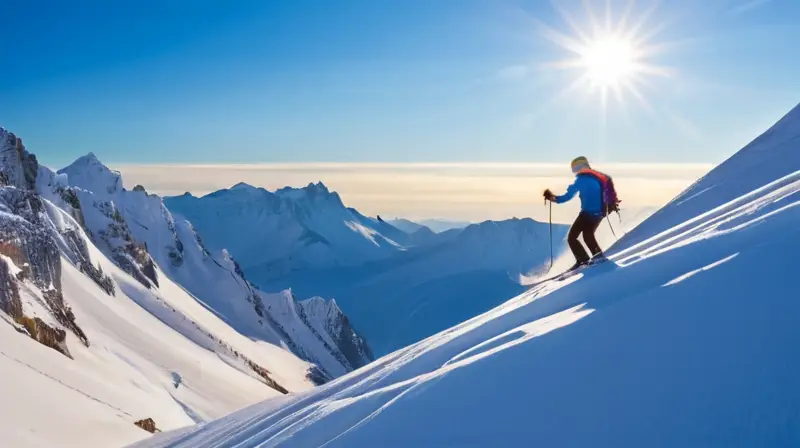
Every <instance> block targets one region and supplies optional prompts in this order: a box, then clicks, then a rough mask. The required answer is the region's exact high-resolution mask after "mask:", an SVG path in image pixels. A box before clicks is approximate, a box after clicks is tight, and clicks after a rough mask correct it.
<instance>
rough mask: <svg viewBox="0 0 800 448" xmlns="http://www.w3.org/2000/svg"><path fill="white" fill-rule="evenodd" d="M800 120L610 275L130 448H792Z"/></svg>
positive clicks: (673, 208) (755, 149) (689, 198)
mask: <svg viewBox="0 0 800 448" xmlns="http://www.w3.org/2000/svg"><path fill="white" fill-rule="evenodd" d="M798 120H800V108H798V109H795V110H794V111H793V112H792V113H790V114H789V115H788V116H787V117H786V118H785V119H784V120H782V121H781V123H779V124H778V125H776V127H775V128H773V129H772V130H770V131H768V132H767V133H766V134H764V135H763V136H762V137H760V138H759V139H757V140H756V141H755V142H754V143H753V144H752V145H750V146H748V147H747V148H745V149H744V150H743V151H741V152H740V153H738V154H737V155H736V156H734V157H733V158H731V159H730V160H729V161H728V162H726V163H724V164H723V165H721V166H720V167H719V168H717V169H715V170H714V171H712V172H711V173H709V175H708V176H706V177H705V178H703V179H701V180H700V181H699V182H698V183H697V184H695V185H694V186H693V187H691V188H690V189H688V190H687V191H686V192H684V193H683V194H682V195H681V196H680V197H679V198H678V199H676V200H675V201H673V202H672V203H670V204H669V205H667V206H666V207H664V209H663V210H661V211H660V212H658V213H656V214H655V215H653V216H652V217H651V218H649V219H648V220H646V221H645V222H644V223H643V224H642V225H640V226H639V227H638V228H637V229H636V230H634V231H633V232H631V233H630V234H628V235H626V236H625V237H624V238H623V239H622V240H621V241H620V242H619V243H618V244H616V245H615V246H614V247H613V249H612V250H610V251H609V254H610V256H611V259H612V260H613V263H606V264H603V265H599V266H596V267H593V268H591V269H589V270H586V271H584V272H583V273H581V274H578V275H575V276H573V277H571V278H569V279H566V280H564V281H560V282H545V283H543V284H540V285H538V286H535V287H533V288H532V289H531V290H530V291H528V292H526V293H524V294H522V295H520V296H519V297H516V298H514V299H512V300H510V301H508V302H506V303H504V304H503V305H501V306H499V307H497V308H495V309H493V310H491V311H490V312H488V313H486V314H483V315H481V316H478V317H476V318H474V319H471V320H469V321H467V322H464V323H462V324H460V325H458V326H455V327H453V328H451V329H449V330H446V331H444V332H441V333H439V334H436V335H434V336H432V337H430V338H428V339H426V340H424V341H422V342H420V343H417V344H414V345H412V346H410V347H407V348H404V349H402V350H399V351H396V352H394V353H392V354H390V355H388V356H385V357H383V358H381V359H379V360H378V361H376V362H374V363H373V364H371V365H369V366H367V367H365V368H362V369H360V370H358V371H356V372H354V373H351V374H349V375H347V376H345V377H343V378H340V379H339V380H337V381H335V382H333V383H330V384H328V385H326V386H323V387H321V388H319V389H317V390H314V391H312V392H309V393H307V394H303V395H300V396H296V397H292V398H289V399H287V400H285V401H282V402H280V403H277V402H270V401H267V402H265V403H263V404H260V405H257V406H254V407H251V408H249V409H246V410H243V411H240V412H238V413H235V414H233V415H231V416H229V417H226V418H224V419H221V420H218V421H215V422H213V423H210V424H207V425H203V426H199V427H194V428H189V429H187V430H182V431H179V432H176V433H172V434H163V435H161V436H158V437H156V438H155V439H153V440H151V441H150V442H149V443H147V444H144V445H139V446H151V447H152V446H170V447H176V448H177V447H192V448H195V447H206V446H208V447H210V446H237V447H240V448H245V447H256V446H258V447H271V446H281V447H284V446H285V447H291V446H297V447H301V446H302V447H305V446H325V447H340V446H341V447H361V446H363V447H372V446H381V447H395V446H396V447H402V446H426V447H427V446H430V447H433V446H475V447H477V446H509V447H510V446H529V445H542V446H609V447H611V446H613V447H621V446H622V447H627V446H630V447H639V446H725V447H733V446H742V447H745V446H748V447H749V446H797V445H798V444H800V383H798V381H797V378H798V376H800V346H798V344H797V341H798V340H800V317H799V316H800V300H798V298H800V296H799V295H798V293H797V285H796V281H795V276H796V263H795V262H794V258H795V254H796V253H797V252H798V251H800V233H798V231H797V225H798V222H800V207H798V206H799V205H800V152H798V150H799V149H798V145H800V123H798Z"/></svg>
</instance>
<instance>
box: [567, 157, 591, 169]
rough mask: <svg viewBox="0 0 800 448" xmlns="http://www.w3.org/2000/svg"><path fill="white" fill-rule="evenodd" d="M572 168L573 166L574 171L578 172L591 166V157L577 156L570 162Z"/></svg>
mask: <svg viewBox="0 0 800 448" xmlns="http://www.w3.org/2000/svg"><path fill="white" fill-rule="evenodd" d="M570 168H572V172H573V173H576V172H578V171H580V170H581V169H583V168H589V159H587V158H586V157H583V156H581V157H577V158H575V160H573V161H572V163H571V164H570Z"/></svg>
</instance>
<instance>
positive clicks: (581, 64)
mask: <svg viewBox="0 0 800 448" xmlns="http://www.w3.org/2000/svg"><path fill="white" fill-rule="evenodd" d="M606 4H607V5H610V4H611V3H610V2H607V3H606ZM633 4H635V2H634V1H632V0H631V1H629V2H628V7H627V8H626V9H625V10H624V11H623V14H622V16H621V17H619V18H618V20H614V18H613V17H612V15H613V14H612V11H611V8H610V7H607V8H606V10H605V14H604V16H603V15H600V16H598V15H595V13H594V11H592V10H591V5H592V3H591V2H583V5H584V8H585V12H586V19H587V20H586V23H585V24H584V25H583V26H581V25H580V24H579V23H578V20H576V18H575V16H574V15H573V14H572V13H570V12H569V11H567V10H565V9H561V7H560V4H556V3H553V5H554V7H555V8H556V10H557V11H558V13H559V15H561V17H562V18H563V19H564V22H565V23H566V24H567V25H568V26H569V29H570V31H571V33H565V32H563V31H559V30H556V29H554V28H552V27H550V26H547V25H545V24H543V23H541V22H537V23H538V24H539V30H540V31H541V33H542V35H543V36H544V37H545V38H547V39H549V40H550V41H552V42H553V43H555V44H556V45H558V46H559V47H561V48H562V49H564V50H566V52H567V54H566V56H567V57H566V58H564V59H561V60H558V61H554V62H550V63H547V64H545V66H546V67H549V68H555V69H559V70H575V71H577V72H578V76H577V77H576V78H575V79H574V80H573V81H572V82H571V84H570V85H569V86H567V88H566V89H565V90H564V91H563V92H562V93H561V94H560V95H559V96H562V95H565V94H567V93H570V92H572V91H574V90H576V89H578V88H579V87H586V88H588V91H589V92H592V93H598V94H599V95H600V104H601V105H602V108H603V110H604V111H605V108H606V106H607V104H608V100H609V97H610V96H611V95H613V97H615V98H616V100H617V101H618V102H620V103H622V102H624V101H625V94H629V95H632V96H633V97H634V98H635V99H636V100H637V101H639V102H640V103H641V104H642V105H643V106H645V107H648V108H649V107H650V106H649V104H648V103H647V100H646V99H645V97H644V95H643V93H642V90H641V88H642V87H645V86H648V83H647V81H648V78H649V77H653V76H659V77H663V76H667V77H668V76H670V72H669V71H668V70H667V69H665V68H663V67H660V66H658V65H655V64H653V63H652V62H650V60H651V59H652V57H653V56H654V55H656V54H658V53H660V52H661V51H662V50H663V49H664V48H665V46H666V45H665V44H663V43H662V44H654V43H653V42H651V40H652V39H653V38H654V37H655V36H656V35H657V34H658V30H659V29H661V25H659V24H656V25H652V24H647V23H646V22H647V18H648V17H649V16H651V14H652V12H653V10H652V9H651V10H650V11H649V12H646V13H645V14H644V15H643V16H642V17H640V18H636V17H634V14H633V10H632V9H631V5H633ZM654 5H657V1H656V0H654ZM654 7H655V6H654ZM645 30H646V31H645Z"/></svg>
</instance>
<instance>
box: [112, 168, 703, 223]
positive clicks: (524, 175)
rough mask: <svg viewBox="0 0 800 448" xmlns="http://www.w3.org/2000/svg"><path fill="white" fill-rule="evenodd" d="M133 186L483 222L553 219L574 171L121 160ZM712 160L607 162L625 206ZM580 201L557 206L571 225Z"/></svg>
mask: <svg viewBox="0 0 800 448" xmlns="http://www.w3.org/2000/svg"><path fill="white" fill-rule="evenodd" d="M112 168H114V169H116V170H119V171H120V172H121V173H122V175H123V179H124V182H125V185H126V187H128V188H132V187H133V186H134V185H137V184H141V185H143V186H144V187H145V188H146V189H147V191H148V192H151V193H156V194H159V195H162V196H175V195H180V194H183V193H185V192H189V193H192V194H194V195H195V196H202V195H205V194H208V193H210V192H213V191H216V190H219V189H224V188H229V187H231V186H233V185H235V184H237V183H239V182H246V183H248V184H251V185H254V186H258V187H264V188H266V189H268V190H275V189H278V188H281V187H284V186H295V187H300V186H304V185H307V184H309V183H311V182H318V181H322V182H323V183H324V184H325V185H327V186H328V187H329V188H330V189H331V190H334V191H337V192H338V193H339V194H340V195H341V196H342V199H343V200H344V202H345V203H346V204H347V205H348V206H351V207H355V208H357V209H359V210H360V211H361V212H362V213H365V214H368V215H373V216H374V215H377V214H380V215H382V216H383V217H386V218H392V217H395V216H400V217H407V218H412V219H420V218H452V219H465V220H471V221H479V220H484V219H505V218H511V217H514V216H516V217H523V216H531V217H534V218H537V219H547V214H546V210H545V208H544V207H543V206H542V197H541V192H542V191H543V190H544V189H545V188H551V189H553V190H554V191H556V192H559V191H563V190H565V189H566V187H567V185H568V184H569V183H570V182H571V179H572V176H571V173H570V172H569V170H568V167H565V166H564V165H563V164H531V163H519V164H517V163H515V164H511V163H277V164H248V165H117V166H113V167H112ZM711 168H712V166H711V165H706V164H605V165H598V166H597V169H599V170H601V171H605V172H607V173H609V174H611V175H612V176H613V177H614V180H615V184H616V186H617V189H618V190H619V194H620V196H621V197H622V199H623V206H624V207H627V208H657V207H660V206H661V205H663V204H665V203H666V202H668V201H669V200H670V199H672V198H673V197H675V196H676V195H677V194H678V193H680V192H681V191H682V190H683V189H684V188H686V187H687V186H689V185H690V184H691V183H692V182H694V181H695V180H697V179H698V178H699V177H700V176H702V175H703V174H705V173H706V172H708V170H709V169H711ZM577 202H578V201H577V200H576V201H573V202H572V203H570V204H568V205H565V206H563V207H556V208H554V210H553V217H554V220H556V221H560V222H568V221H570V220H571V218H572V217H573V216H574V214H575V212H576V211H577Z"/></svg>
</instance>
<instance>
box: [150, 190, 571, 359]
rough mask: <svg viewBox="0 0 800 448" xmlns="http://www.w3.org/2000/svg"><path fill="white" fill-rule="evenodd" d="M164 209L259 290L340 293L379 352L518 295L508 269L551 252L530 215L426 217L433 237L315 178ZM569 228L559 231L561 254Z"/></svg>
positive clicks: (176, 200) (174, 201) (175, 200)
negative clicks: (466, 219) (351, 203)
mask: <svg viewBox="0 0 800 448" xmlns="http://www.w3.org/2000/svg"><path fill="white" fill-rule="evenodd" d="M165 203H166V204H167V206H168V208H169V209H170V210H172V211H173V212H174V213H176V214H179V215H181V216H184V217H186V219H188V220H189V221H191V222H192V223H193V225H194V226H195V227H196V229H197V230H198V231H199V233H200V234H202V235H203V237H204V241H205V242H206V244H208V246H209V247H211V248H213V249H215V250H222V249H223V248H225V249H227V250H229V251H230V253H232V254H233V255H234V256H235V257H236V259H237V260H238V261H239V262H240V264H241V267H242V270H243V271H244V273H245V274H246V275H247V277H248V278H249V279H251V280H252V281H253V282H254V283H255V284H257V285H258V286H259V287H260V288H262V289H264V290H268V291H272V290H283V289H287V288H291V289H292V291H294V292H295V293H296V294H299V295H300V296H322V297H333V298H336V300H337V303H338V304H339V306H341V307H342V309H343V310H344V312H345V313H346V314H347V316H348V317H350V318H351V319H352V321H353V324H354V327H355V328H356V329H358V330H359V332H361V333H363V334H364V336H365V338H366V340H367V341H369V344H370V346H371V347H372V348H373V349H374V350H375V352H376V354H378V355H380V354H383V353H386V352H388V351H390V350H392V349H396V348H399V347H402V346H404V345H407V344H410V343H412V342H416V341H418V340H419V339H422V338H424V337H427V336H430V335H432V334H434V333H435V332H437V331H440V330H442V329H444V328H447V327H448V326H450V325H453V324H455V323H457V322H460V321H462V320H464V319H467V318H469V317H471V316H474V315H476V314H478V313H480V312H483V311H486V310H487V309H489V308H491V307H493V306H495V305H497V304H499V303H501V302H502V301H503V300H506V299H508V297H512V296H513V295H515V294H517V293H519V292H520V291H522V290H523V287H522V286H520V284H519V283H518V282H517V281H516V279H515V278H513V277H514V273H519V272H526V271H529V270H531V269H533V268H535V267H537V266H539V265H541V264H543V263H544V262H545V260H546V259H547V257H548V256H549V253H550V243H549V240H548V238H549V228H548V225H547V224H542V223H539V222H536V221H533V220H531V219H512V220H508V221H502V222H493V221H486V222H483V223H480V224H466V223H454V222H443V221H438V220H434V221H426V222H427V223H429V224H430V223H434V224H436V225H437V226H438V227H437V230H439V231H440V232H439V233H436V232H434V231H433V230H431V229H430V228H429V227H427V226H425V225H422V224H418V223H414V222H411V221H408V220H393V221H384V220H383V219H381V218H380V217H375V218H372V217H367V216H364V215H362V214H361V213H359V212H358V211H357V210H355V209H353V208H348V207H347V206H345V205H344V203H343V202H342V199H341V198H340V197H339V195H338V194H337V193H335V192H331V191H330V190H329V189H328V188H327V187H326V186H325V185H324V184H322V183H316V184H309V185H308V186H306V187H303V188H284V189H280V190H277V191H274V192H270V191H267V190H265V189H263V188H256V187H253V186H250V185H246V184H239V185H236V186H234V187H232V188H230V189H225V190H220V191H216V192H214V193H211V194H208V195H206V196H203V197H199V198H198V197H195V196H193V195H191V194H189V193H187V194H184V195H182V196H177V197H169V198H166V199H165ZM462 225H465V227H464V228H460V226H462ZM445 228H448V230H443V229H445ZM566 231H567V227H566V226H562V225H555V226H554V240H555V241H554V244H556V245H558V248H561V247H563V240H564V237H565V235H566ZM558 248H557V249H558Z"/></svg>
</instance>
